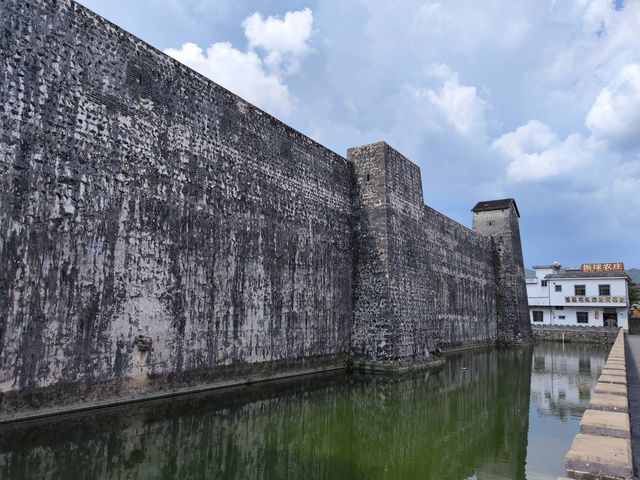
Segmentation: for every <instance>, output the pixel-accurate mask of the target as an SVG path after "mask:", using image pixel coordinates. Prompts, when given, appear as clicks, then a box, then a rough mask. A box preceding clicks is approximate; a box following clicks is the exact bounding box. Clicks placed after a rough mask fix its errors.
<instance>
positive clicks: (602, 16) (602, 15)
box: [582, 0, 615, 34]
mask: <svg viewBox="0 0 640 480" xmlns="http://www.w3.org/2000/svg"><path fill="white" fill-rule="evenodd" d="M614 12H615V9H614V5H613V2H612V1H611V0H591V1H590V2H589V3H588V4H587V6H586V8H585V11H584V14H583V15H582V25H583V28H584V30H585V31H586V32H588V33H596V34H599V33H603V32H604V31H605V30H606V28H607V27H608V26H609V23H610V22H611V19H612V17H613V14H614Z"/></svg>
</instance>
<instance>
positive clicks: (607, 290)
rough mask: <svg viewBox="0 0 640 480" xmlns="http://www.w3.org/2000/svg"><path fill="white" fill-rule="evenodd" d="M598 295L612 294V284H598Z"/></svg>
mask: <svg viewBox="0 0 640 480" xmlns="http://www.w3.org/2000/svg"><path fill="white" fill-rule="evenodd" d="M598 295H600V296H601V297H603V296H609V295H611V285H598Z"/></svg>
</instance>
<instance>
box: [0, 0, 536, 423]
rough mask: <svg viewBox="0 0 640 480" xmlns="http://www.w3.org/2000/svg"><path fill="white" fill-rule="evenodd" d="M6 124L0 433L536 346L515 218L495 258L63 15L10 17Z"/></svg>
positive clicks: (133, 42) (382, 160)
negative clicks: (231, 382)
mask: <svg viewBox="0 0 640 480" xmlns="http://www.w3.org/2000/svg"><path fill="white" fill-rule="evenodd" d="M0 105H1V106H2V109H1V110H0V117H1V121H0V416H1V414H2V412H4V413H7V412H13V413H15V412H20V411H24V410H29V409H35V410H38V409H42V408H45V407H49V406H52V405H60V404H68V403H73V402H77V401H78V400H79V399H84V401H85V402H87V403H88V404H89V405H90V404H92V402H94V403H95V402H97V401H104V400H106V401H110V400H113V399H118V398H124V397H126V395H128V394H131V393H132V392H136V393H137V394H139V395H142V396H145V395H151V394H153V393H154V392H155V393H157V392H159V391H166V390H171V389H174V388H177V387H181V386H190V385H191V386H193V385H203V384H210V383H215V382H220V381H221V380H225V379H233V378H246V377H248V376H252V375H263V376H264V375H268V374H270V373H273V372H280V371H295V370H298V369H303V368H309V367H324V366H335V365H341V364H343V363H344V359H345V356H346V355H347V354H348V353H349V352H352V353H353V354H354V355H355V356H356V357H361V358H365V359H368V360H384V361H387V360H399V359H413V360H429V359H430V358H431V353H432V352H433V350H434V349H435V348H438V347H440V348H442V347H445V348H446V347H449V346H460V345H463V346H464V345H469V344H477V343H493V342H495V341H503V340H504V342H505V343H522V342H524V341H527V340H528V335H529V330H528V329H529V326H528V317H527V312H526V310H525V312H524V317H523V319H524V320H522V319H520V318H518V314H517V313H516V314H513V315H506V314H504V311H505V310H504V308H503V307H504V305H507V306H509V305H519V304H520V303H521V302H522V300H523V299H524V302H525V305H526V293H524V297H523V299H522V298H519V295H521V293H522V292H525V285H524V274H523V275H522V277H517V274H518V272H519V270H518V269H522V268H523V267H522V255H521V251H520V239H519V233H518V223H517V216H514V215H515V214H514V212H516V207H515V203H514V202H513V201H510V203H508V204H507V206H506V207H505V208H501V209H494V210H491V211H482V212H476V213H475V214H474V216H480V217H481V218H483V217H484V216H486V215H492V216H497V217H499V218H502V219H504V222H503V223H505V224H508V228H507V230H508V231H506V230H505V231H506V234H507V235H506V236H507V237H508V238H509V239H510V240H509V242H506V243H504V242H502V243H501V246H502V247H501V248H503V250H502V251H498V250H499V248H496V247H495V245H494V243H495V240H494V239H493V238H492V237H493V236H496V235H498V236H499V237H504V236H505V235H504V233H505V232H503V231H499V230H491V229H490V228H489V229H488V230H487V229H485V230H483V231H481V232H480V233H478V232H473V231H471V230H469V229H467V228H465V227H463V226H462V225H459V224H457V223H456V222H454V221H452V220H450V219H448V218H447V217H445V216H443V215H441V214H440V213H438V212H436V211H434V210H433V209H431V208H429V207H427V206H425V205H424V203H423V200H422V188H421V180H420V171H419V169H418V167H417V166H416V165H414V164H412V163H411V162H409V161H408V160H407V159H405V158H404V157H402V156H401V155H400V154H399V153H398V152H396V151H394V150H393V149H391V148H390V147H389V146H388V145H386V144H384V143H378V144H373V145H369V146H365V147H360V148H356V149H352V150H350V151H349V154H348V158H343V157H341V156H340V155H337V154H335V153H333V152H331V151H330V150H328V149H327V148H325V147H323V146H322V145H319V144H317V143H316V142H314V141H312V140H311V139H309V138H308V137H305V136H304V135H302V134H300V133H299V132H297V131H295V130H293V129H292V128H290V127H288V126H286V125H284V124H283V123H281V122H280V121H278V120H276V119H274V118H273V117H271V116H270V115H268V114H266V113H264V112H262V111H261V110H259V109H257V108H256V107H254V106H253V105H251V104H249V103H247V102H246V101H244V100H242V99H241V98H239V97H237V96H236V95H234V94H232V93H230V92H228V91H227V90H225V89H223V88H222V87H220V86H218V85H216V84H215V83H213V82H211V81H209V80H207V79H206V78H204V77H203V76H201V75H199V74H197V73H195V72H193V71H191V70H190V69H188V68H187V67H185V66H184V65H182V64H180V63H179V62H177V61H175V60H173V59H171V58H169V57H168V56H166V55H164V54H163V53H161V52H159V51H157V50H155V49H154V48H152V47H150V46H149V45H147V44H146V43H144V42H143V41H141V40H139V39H137V38H135V37H134V36H132V35H130V34H128V33H127V32H124V31H123V30H121V29H119V28H118V27H116V26H115V25H113V24H111V23H110V22H108V21H106V20H104V19H103V18H101V17H99V16H98V15H96V14H94V13H92V12H90V11H89V10H87V9H86V8H84V7H82V6H80V5H78V4H77V3H75V2H73V1H71V0H53V1H45V0H26V1H18V0H7V1H3V2H2V3H1V4H0ZM474 223H475V220H474ZM494 234H495V235H494ZM496 238H498V237H496ZM518 262H519V263H518ZM518 278H521V279H522V280H521V283H522V285H521V287H522V288H521V290H522V292H520V290H518V288H519V286H518ZM505 279H508V281H509V282H510V283H505ZM515 297H518V298H515ZM525 322H526V323H525ZM502 332H511V333H508V334H503V333H502ZM514 332H515V333H514Z"/></svg>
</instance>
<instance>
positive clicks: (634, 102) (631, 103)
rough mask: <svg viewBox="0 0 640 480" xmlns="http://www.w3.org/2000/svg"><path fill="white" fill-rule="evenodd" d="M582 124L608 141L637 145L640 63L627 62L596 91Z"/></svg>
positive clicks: (626, 145)
mask: <svg viewBox="0 0 640 480" xmlns="http://www.w3.org/2000/svg"><path fill="white" fill-rule="evenodd" d="M586 124H587V126H588V127H589V129H590V130H591V131H592V132H593V133H594V135H596V136H597V137H599V138H603V139H606V140H608V141H609V142H611V143H614V144H616V145H619V146H624V147H633V146H640V65H638V64H632V65H627V66H626V67H625V68H623V69H622V71H621V72H620V73H619V74H618V76H617V77H615V78H614V79H613V80H612V81H611V82H610V83H609V84H608V85H607V86H606V87H605V88H603V89H602V90H601V91H600V94H599V95H598V97H597V99H596V101H595V103H594V104H593V106H592V107H591V109H590V110H589V113H588V114H587V119H586Z"/></svg>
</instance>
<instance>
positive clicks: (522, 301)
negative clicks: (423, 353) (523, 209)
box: [471, 198, 531, 345]
mask: <svg viewBox="0 0 640 480" xmlns="http://www.w3.org/2000/svg"><path fill="white" fill-rule="evenodd" d="M471 211H472V212H473V226H472V228H473V231H474V232H477V233H480V234H481V235H486V236H489V237H491V240H492V244H493V257H494V271H495V277H496V287H497V288H496V297H497V298H496V301H497V305H496V307H497V322H498V325H497V327H498V328H497V341H498V342H499V343H502V344H509V345H513V344H524V343H528V342H529V341H530V339H531V324H530V323H529V307H528V301H527V288H526V284H525V282H524V278H525V274H524V262H523V260H522V246H521V243H520V227H519V224H518V218H520V213H519V212H518V206H517V205H516V201H515V200H514V199H513V198H505V199H502V200H490V201H485V202H478V203H477V204H476V206H475V207H473V209H472V210H471Z"/></svg>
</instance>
